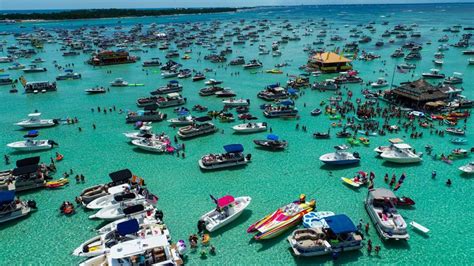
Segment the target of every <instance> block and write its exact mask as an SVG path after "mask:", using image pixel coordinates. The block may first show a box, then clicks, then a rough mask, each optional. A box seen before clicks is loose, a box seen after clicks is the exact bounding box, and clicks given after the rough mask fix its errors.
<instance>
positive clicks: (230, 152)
mask: <svg viewBox="0 0 474 266" xmlns="http://www.w3.org/2000/svg"><path fill="white" fill-rule="evenodd" d="M224 150H225V151H226V152H225V153H221V154H212V153H211V154H206V155H204V156H202V157H201V159H199V162H198V163H199V167H201V169H203V170H213V169H221V168H229V167H235V166H241V165H246V164H247V163H249V162H250V159H251V155H250V154H247V155H245V154H244V153H243V151H244V147H243V146H242V144H230V145H226V146H224Z"/></svg>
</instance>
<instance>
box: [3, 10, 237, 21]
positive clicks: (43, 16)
mask: <svg viewBox="0 0 474 266" xmlns="http://www.w3.org/2000/svg"><path fill="white" fill-rule="evenodd" d="M237 10H238V8H230V7H229V8H227V7H225V8H173V9H116V8H112V9H78V10H68V11H58V12H54V11H53V12H49V13H9V14H0V20H4V19H11V20H30V19H37V20H66V19H97V18H119V17H144V16H167V15H182V14H185V15H186V14H199V13H222V12H235V11H237Z"/></svg>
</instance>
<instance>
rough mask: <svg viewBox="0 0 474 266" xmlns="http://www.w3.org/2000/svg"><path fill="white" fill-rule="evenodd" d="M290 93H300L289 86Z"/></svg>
mask: <svg viewBox="0 0 474 266" xmlns="http://www.w3.org/2000/svg"><path fill="white" fill-rule="evenodd" d="M288 93H289V94H296V93H298V90H296V89H293V88H288Z"/></svg>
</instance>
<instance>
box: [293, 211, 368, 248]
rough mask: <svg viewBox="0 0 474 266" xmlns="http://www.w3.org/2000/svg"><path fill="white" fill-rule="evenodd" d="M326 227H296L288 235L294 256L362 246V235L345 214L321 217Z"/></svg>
mask: <svg viewBox="0 0 474 266" xmlns="http://www.w3.org/2000/svg"><path fill="white" fill-rule="evenodd" d="M323 219H324V223H325V224H326V225H327V226H326V227H316V228H304V229H297V230H295V231H293V233H291V235H290V236H289V237H288V242H289V243H290V246H291V249H292V250H293V253H294V254H295V255H296V256H304V257H309V256H322V255H327V254H333V253H340V252H344V251H351V250H359V249H361V248H362V247H363V243H362V235H361V234H360V233H359V232H358V231H357V228H356V226H355V225H354V223H353V222H352V220H351V219H350V218H349V217H348V216H347V215H345V214H338V215H333V216H328V217H325V218H323Z"/></svg>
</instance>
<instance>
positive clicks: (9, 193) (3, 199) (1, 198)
mask: <svg viewBox="0 0 474 266" xmlns="http://www.w3.org/2000/svg"><path fill="white" fill-rule="evenodd" d="M14 199H15V190H4V191H0V203H9V202H12V201H13V200H14Z"/></svg>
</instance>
